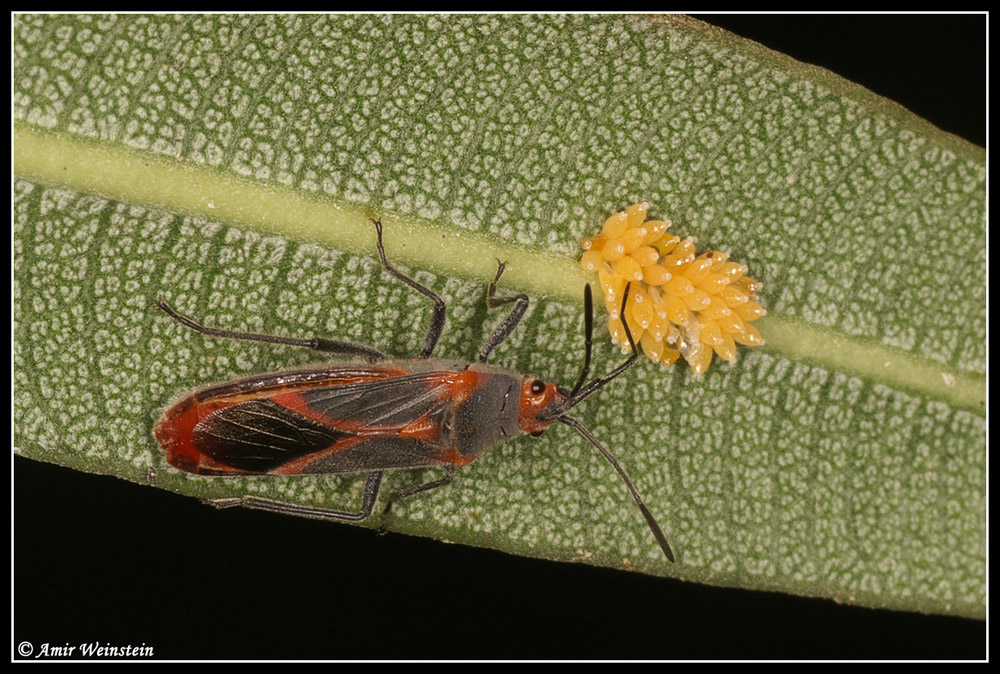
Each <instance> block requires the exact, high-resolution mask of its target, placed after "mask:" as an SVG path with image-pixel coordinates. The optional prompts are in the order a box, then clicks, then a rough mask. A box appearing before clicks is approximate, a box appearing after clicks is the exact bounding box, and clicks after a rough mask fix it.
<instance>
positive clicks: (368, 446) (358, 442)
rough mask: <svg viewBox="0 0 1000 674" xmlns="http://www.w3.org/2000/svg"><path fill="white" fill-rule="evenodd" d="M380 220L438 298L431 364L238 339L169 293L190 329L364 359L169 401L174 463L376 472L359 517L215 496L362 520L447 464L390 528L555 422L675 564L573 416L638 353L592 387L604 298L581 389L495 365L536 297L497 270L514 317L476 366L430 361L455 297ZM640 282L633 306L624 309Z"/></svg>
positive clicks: (166, 437) (429, 344)
mask: <svg viewBox="0 0 1000 674" xmlns="http://www.w3.org/2000/svg"><path fill="white" fill-rule="evenodd" d="M374 222H375V229H376V232H377V234H378V253H379V258H380V260H381V263H382V268H383V269H384V270H385V271H387V272H388V273H390V274H392V275H393V276H394V277H396V278H397V279H399V280H400V281H402V282H403V283H405V284H407V285H409V286H410V287H411V288H413V289H414V290H416V291H418V292H420V293H423V294H424V295H426V296H427V297H428V298H430V299H431V300H432V301H433V302H434V310H433V314H432V315H431V323H430V327H429V329H428V331H427V337H426V339H425V341H424V348H423V351H422V352H421V354H420V357H419V358H418V359H415V360H392V359H389V358H388V357H387V356H385V355H384V354H383V353H381V352H380V351H378V350H376V349H373V348H371V347H368V346H362V345H358V344H352V343H350V342H341V341H337V340H331V339H324V338H320V337H316V338H313V339H294V338H287V337H277V336H273V335H258V334H250V333H244V332H232V331H229V330H219V329H217V328H209V327H205V326H202V325H200V324H198V323H196V322H195V321H193V320H191V319H190V318H187V317H186V316H183V315H181V314H179V313H177V312H176V311H174V310H173V309H172V308H171V307H170V306H168V305H167V304H166V303H165V302H164V301H163V300H162V299H160V300H157V302H156V306H157V307H159V308H160V309H162V310H163V311H164V312H165V313H166V314H167V315H169V316H170V317H171V318H173V319H174V320H175V321H177V322H178V323H180V324H181V325H184V326H185V327H188V328H191V329H192V330H196V331H197V332H200V333H201V334H204V335H210V336H213V337H226V338H230V339H244V340H251V341H258V342H270V343H274V344H287V345H291V346H302V347H307V348H310V349H314V350H316V351H322V352H325V353H331V354H338V355H344V356H353V357H354V360H353V362H348V363H344V364H334V365H329V366H326V367H317V368H312V369H308V370H297V371H292V372H281V373H277V374H268V375H262V376H258V377H250V378H247V379H240V380H237V381H233V382H229V383H226V384H221V385H219V386H212V387H210V388H206V389H202V390H200V391H196V392H194V393H192V394H191V395H189V396H187V397H185V398H183V399H182V400H180V401H179V402H177V403H176V404H174V405H172V406H171V407H170V408H169V409H167V411H166V412H165V413H164V415H163V418H162V419H160V421H159V423H158V424H157V425H156V430H155V435H156V439H157V440H158V441H159V443H160V445H161V446H162V447H163V449H164V451H165V452H166V454H167V461H168V462H169V463H170V464H171V465H172V466H174V467H175V468H179V469H181V470H184V471H187V472H189V473H195V474H198V475H209V476H235V475H306V474H312V473H367V474H368V479H367V482H366V483H365V488H364V495H363V498H362V503H361V509H360V510H359V511H357V512H344V511H339V510H329V509H325V508H315V507H309V506H303V505H297V504H292V503H282V502H279V501H272V500H269V499H263V498H259V497H255V496H243V497H237V498H227V499H216V500H212V501H210V503H212V504H213V505H215V506H217V507H220V508H225V507H230V506H244V507H248V508H256V509H260V510H269V511H272V512H280V513H287V514H292V515H301V516H305V517H315V518H321V519H329V520H339V521H353V522H358V521H362V520H364V519H367V518H368V516H369V515H371V513H372V510H373V508H374V506H375V502H376V500H377V498H378V493H379V488H380V487H381V485H382V476H383V474H384V473H385V471H388V470H397V469H406V468H425V467H439V468H442V469H443V470H444V477H442V478H440V479H438V480H434V481H432V482H428V483H426V484H421V485H418V486H416V487H411V488H409V489H403V490H401V491H396V492H393V493H391V494H390V495H389V497H388V499H387V500H386V503H385V505H384V507H383V510H382V525H381V530H382V531H384V530H385V523H386V519H387V517H388V515H389V512H390V510H391V508H392V505H393V503H395V502H397V501H399V500H401V499H404V498H408V497H410V496H413V495H415V494H419V493H421V492H425V491H428V490H430V489H435V488H437V487H442V486H444V485H446V484H448V483H450V482H451V481H452V480H453V479H454V477H455V469H456V467H458V466H464V465H466V464H469V463H471V462H472V461H474V460H475V459H476V458H477V457H478V456H479V455H480V454H482V453H483V452H484V451H486V450H487V449H489V448H490V447H492V446H493V445H495V444H497V443H498V442H500V441H502V440H507V439H511V438H514V437H516V436H518V435H520V434H521V433H529V434H531V435H539V434H541V433H542V432H543V431H545V430H546V429H547V428H548V427H549V426H551V425H552V424H553V423H555V422H557V421H558V422H560V423H563V424H565V425H567V426H571V427H572V428H575V429H576V430H577V431H578V432H579V433H580V434H581V435H583V437H585V438H586V439H587V440H588V441H589V442H590V443H591V444H593V445H594V447H596V448H597V450H598V451H599V452H600V453H601V454H602V455H604V457H605V458H606V459H607V460H608V461H609V462H610V463H611V465H612V466H613V467H614V469H615V470H616V471H617V472H618V474H619V475H620V476H621V478H622V480H624V481H625V485H626V486H627V487H628V489H629V492H631V494H632V498H633V499H634V500H635V502H636V504H637V505H638V506H639V510H640V511H641V512H642V515H643V517H644V518H645V519H646V523H647V524H648V525H649V528H650V529H651V530H652V532H653V535H654V536H655V537H656V540H657V542H658V543H659V544H660V547H661V548H662V549H663V552H664V554H666V556H667V558H668V559H669V560H670V561H673V560H674V557H673V553H672V552H671V551H670V546H669V545H668V544H667V539H666V537H665V536H664V535H663V532H662V531H661V530H660V527H659V525H658V524H657V523H656V520H655V519H653V515H652V514H651V513H650V512H649V509H648V508H647V507H646V506H645V504H644V503H643V502H642V499H641V498H640V496H639V493H638V492H637V491H636V489H635V487H634V486H633V485H632V481H631V480H629V478H628V476H627V475H626V474H625V471H624V470H622V468H621V466H619V465H618V461H616V460H615V457H614V456H612V455H611V453H610V452H609V451H608V450H607V449H605V448H604V446H602V445H601V443H599V442H598V441H597V439H596V438H595V437H594V436H593V435H592V434H591V433H590V431H589V430H587V429H586V428H585V427H584V426H583V425H582V424H581V423H580V422H579V421H577V420H576V419H574V418H572V417H570V416H569V415H568V412H569V411H570V410H571V409H572V408H573V407H574V406H576V405H577V404H578V403H580V402H581V401H583V400H584V399H586V398H587V397H589V396H590V395H591V394H592V393H594V392H595V391H597V390H598V389H600V388H601V387H602V386H604V385H605V384H607V383H608V382H610V381H611V380H612V379H614V378H615V377H617V376H618V375H620V374H621V373H622V372H624V371H625V370H626V369H628V368H629V367H630V366H631V365H632V364H633V363H635V361H636V358H638V352H637V350H636V348H635V343H634V341H633V339H632V334H631V333H630V332H629V330H628V323H626V322H625V321H624V320H623V321H622V324H623V325H624V326H625V331H626V335H627V337H628V340H629V344H630V345H631V347H632V353H631V355H630V356H629V357H628V359H627V360H626V361H625V362H624V363H622V364H621V365H619V366H618V367H616V368H615V369H613V370H612V371H611V372H609V373H608V374H606V375H604V376H603V377H599V378H597V379H594V380H593V381H591V382H590V383H588V384H586V385H584V383H585V381H586V379H587V376H588V375H589V373H590V357H591V350H592V344H591V341H592V340H591V337H592V332H593V301H592V299H591V294H590V286H586V287H585V291H584V307H585V311H584V325H585V344H586V356H585V359H584V364H583V369H582V371H581V372H580V376H579V378H578V379H577V381H576V385H575V386H574V387H573V388H572V389H571V390H570V389H566V388H563V387H561V386H556V385H554V384H547V383H545V382H543V381H542V380H540V379H535V378H532V377H524V376H522V375H519V374H516V373H513V372H509V371H507V370H503V369H501V368H498V367H495V366H493V365H489V364H488V363H487V360H488V359H489V356H490V354H491V353H492V352H493V350H494V349H496V348H497V347H498V346H499V345H500V344H501V343H503V341H504V340H505V339H506V338H507V337H508V336H509V335H510V333H511V332H512V331H513V330H514V328H515V327H517V324H518V323H519V322H520V321H521V318H522V317H523V316H524V313H525V311H526V310H527V308H528V298H527V296H525V295H522V294H519V295H512V296H509V297H496V287H497V282H498V281H499V280H500V276H501V275H502V274H503V271H504V263H499V264H498V267H497V273H496V276H495V277H494V279H493V281H492V282H491V283H490V285H489V289H488V291H487V294H486V303H487V306H489V308H491V309H495V308H497V307H499V306H502V305H504V304H510V303H513V304H514V308H513V310H512V311H511V312H510V314H508V315H507V317H506V318H505V319H504V320H503V321H502V322H501V324H500V325H499V326H498V327H497V329H496V330H495V331H494V332H493V334H492V335H491V336H490V337H489V339H488V340H487V341H486V345H485V346H484V347H483V349H482V351H481V352H480V354H479V360H478V362H475V363H471V364H470V363H461V362H453V361H447V360H439V359H436V358H431V354H432V353H433V351H434V346H435V344H437V341H438V338H439V337H440V336H441V330H442V328H443V327H444V319H445V303H444V301H443V300H442V299H441V298H440V297H439V296H438V295H437V294H436V293H435V292H434V291H432V290H430V289H429V288H426V287H424V286H423V285H421V284H420V283H418V282H417V281H415V280H413V279H412V278H410V277H408V276H406V275H405V274H403V273H402V272H400V271H398V270H397V269H395V268H394V267H393V266H392V265H390V264H389V262H388V261H387V260H386V257H385V249H384V248H383V246H382V225H381V223H380V222H379V221H377V220H376V221H374ZM628 292H629V287H628V286H626V288H625V293H624V297H623V298H622V306H621V311H622V315H624V311H625V307H626V304H627V302H628Z"/></svg>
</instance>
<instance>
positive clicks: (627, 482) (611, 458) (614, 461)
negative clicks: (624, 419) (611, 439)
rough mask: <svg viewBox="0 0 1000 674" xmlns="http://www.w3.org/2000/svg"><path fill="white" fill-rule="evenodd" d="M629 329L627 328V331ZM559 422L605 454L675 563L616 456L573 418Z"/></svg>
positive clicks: (665, 538)
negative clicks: (573, 429) (572, 429)
mask: <svg viewBox="0 0 1000 674" xmlns="http://www.w3.org/2000/svg"><path fill="white" fill-rule="evenodd" d="M627 329H628V328H626V330H627ZM633 348H634V347H633ZM558 420H559V421H560V422H562V423H564V424H566V425H567V426H570V427H571V428H575V429H576V430H577V432H579V433H580V435H582V436H583V437H585V438H586V439H587V440H589V441H590V444H592V445H593V446H594V447H597V451H599V452H600V453H601V454H603V455H604V458H605V459H607V460H608V462H609V463H610V464H611V465H612V466H614V469H615V470H616V471H618V474H619V475H621V478H622V480H624V481H625V486H626V487H628V490H629V491H630V492H632V498H633V499H635V504H636V505H637V506H639V510H640V511H641V512H642V516H643V517H644V518H645V519H646V524H648V525H649V528H650V530H651V531H652V532H653V536H655V537H656V542H657V543H659V544H660V548H661V549H662V550H663V554H665V555H666V556H667V559H669V560H670V561H671V562H672V561H674V553H673V552H672V551H671V550H670V544H669V543H667V537H666V536H664V535H663V530H662V529H660V525H659V524H657V523H656V520H655V519H654V518H653V514H652V513H651V512H649V508H647V507H646V504H645V503H643V502H642V498H641V497H640V496H639V492H637V491H636V490H635V487H634V486H633V485H632V480H630V479H628V475H626V474H625V471H624V470H623V469H622V467H621V466H619V465H618V460H617V459H615V457H614V455H613V454H611V452H609V451H608V450H607V449H605V448H604V446H603V445H601V443H600V442H598V441H597V438H595V437H594V436H593V434H592V433H591V432H590V431H589V430H587V427H586V426H584V425H583V424H581V423H580V422H579V421H577V420H576V419H574V418H573V417H568V416H566V415H563V416H561V417H559V418H558Z"/></svg>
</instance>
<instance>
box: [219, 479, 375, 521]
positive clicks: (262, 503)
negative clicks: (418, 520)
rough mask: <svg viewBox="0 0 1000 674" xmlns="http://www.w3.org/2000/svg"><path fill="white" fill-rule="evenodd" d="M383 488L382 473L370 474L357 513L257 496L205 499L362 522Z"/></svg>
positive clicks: (226, 505) (227, 505)
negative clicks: (380, 488)
mask: <svg viewBox="0 0 1000 674" xmlns="http://www.w3.org/2000/svg"><path fill="white" fill-rule="evenodd" d="M381 486H382V471H380V470H376V471H372V472H371V473H368V481H367V482H365V491H364V496H363V497H362V499H361V510H359V511H358V512H356V513H352V512H344V511H341V510H331V509H329V508H315V507H312V506H303V505H297V504H294V503H282V502H281V501H272V500H270V499H266V498H260V497H257V496H238V497H235V498H216V499H204V500H205V503H208V504H209V505H213V506H215V507H216V508H235V507H237V506H242V507H244V508H253V509H254V510H267V511H269V512H273V513H282V514H285V515H298V516H300V517H313V518H316V519H321V520H333V521H335V522H362V521H364V520H366V519H368V517H369V515H371V514H372V509H373V508H374V507H375V501H376V499H378V492H379V487H381Z"/></svg>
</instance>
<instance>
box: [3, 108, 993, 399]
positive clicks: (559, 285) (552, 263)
mask: <svg viewBox="0 0 1000 674" xmlns="http://www.w3.org/2000/svg"><path fill="white" fill-rule="evenodd" d="M14 174H15V175H16V176H20V177H23V178H27V179H31V180H36V181H38V182H41V183H45V184H49V185H55V186H60V187H68V188H72V189H76V190H81V191H85V192H94V193H97V194H102V195H105V196H108V197H111V198H114V199H119V200H121V201H124V202H127V203H134V204H137V205H142V206H151V207H158V208H164V209H168V210H172V211H177V212H182V213H186V214H188V215H193V216H198V217H203V218H206V219H211V220H213V221H216V222H222V223H228V224H233V225H238V226H244V227H249V228H252V229H255V230H257V231H261V232H265V233H271V234H278V235H282V236H286V237H289V238H292V239H299V240H306V241H309V242H313V243H316V244H319V245H327V246H331V247H334V248H337V249H340V250H347V251H352V252H357V253H364V254H370V253H371V251H372V250H374V246H375V237H374V230H373V228H372V227H371V225H370V223H369V222H368V214H367V213H366V210H365V209H364V208H362V207H359V206H357V205H353V204H339V203H337V202H335V201H334V200H333V199H331V198H329V197H321V196H317V195H313V194H304V193H302V192H301V191H297V190H294V189H292V188H286V187H275V186H270V185H264V184H261V183H258V182H255V181H252V180H249V179H246V178H242V177H238V176H233V175H230V174H226V173H225V172H224V171H221V170H218V169H215V168H211V167H205V166H200V165H195V164H190V163H186V162H183V161H180V160H171V159H168V158H165V157H162V156H153V155H150V154H147V153H144V152H140V151H136V150H133V149H130V148H125V147H122V146H120V145H113V144H109V143H101V142H97V141H93V140H91V139H83V138H76V137H72V136H69V135H66V134H60V133H53V132H50V131H45V130H41V129H37V128H35V127H33V126H31V125H28V124H24V123H20V122H15V123H14ZM384 222H385V225H386V227H387V228H392V230H393V231H395V232H396V233H397V235H396V236H394V237H392V239H391V240H390V241H387V243H386V248H387V252H388V254H389V255H390V256H391V257H392V258H393V259H396V260H400V261H404V262H406V263H408V264H412V265H415V266H420V267H424V268H429V269H433V270H436V271H439V272H446V273H448V274H457V275H460V276H464V277H467V278H475V279H480V280H489V279H491V278H492V277H493V274H494V273H495V271H496V260H497V259H502V260H505V261H507V262H508V268H507V271H506V272H505V275H504V281H505V284H507V285H510V286H513V287H517V288H519V289H521V290H525V291H527V292H530V293H532V294H536V295H548V296H555V297H561V298H565V299H567V300H576V299H577V298H579V296H580V287H581V286H582V285H583V284H584V283H586V282H587V281H588V280H590V279H589V278H588V276H587V275H585V274H584V273H583V271H582V270H581V269H580V268H579V266H578V264H577V262H576V260H574V259H571V258H565V257H561V256H554V255H549V254H545V253H540V252H535V251H531V250H528V249H526V248H524V247H523V246H518V245H512V244H500V243H498V242H496V241H494V240H491V239H487V238H484V237H482V236H479V235H476V234H472V233H469V232H462V231H461V230H459V229H457V228H456V229H450V230H449V229H443V228H440V227H434V226H432V225H429V224H428V223H426V222H423V221H420V220H418V219H416V218H408V219H405V220H403V219H397V218H392V217H388V216H386V217H385V220H384ZM759 325H760V326H761V331H762V333H763V334H764V336H765V338H766V339H767V340H768V345H767V347H766V348H767V349H768V350H770V351H772V352H774V353H777V354H780V355H782V356H784V357H787V358H789V359H791V360H795V361H803V362H809V363H812V364H814V365H817V366H820V367H825V368H828V369H831V370H835V371H839V372H844V373H847V374H850V375H854V376H858V377H861V378H864V379H867V380H870V381H875V382H879V383H882V384H884V385H886V386H889V387H894V388H902V389H909V390H912V391H915V392H917V393H920V394H923V395H927V396H930V397H933V398H937V399H940V400H943V401H945V402H947V403H949V404H952V405H955V406H959V407H963V408H968V409H971V410H974V411H976V412H979V413H983V412H984V410H983V408H982V404H983V401H985V394H986V380H985V377H984V376H983V375H982V374H981V373H977V372H970V371H966V370H962V369H959V368H953V367H949V366H947V365H945V364H942V363H939V362H936V361H933V360H930V359H926V358H920V357H918V356H914V355H912V354H908V353H905V352H903V351H899V350H896V349H892V348H889V347H886V346H883V345H879V344H874V343H871V342H870V341H869V340H863V339H858V338H855V337H852V336H850V335H846V334H843V333H837V332H835V331H831V330H829V329H825V328H820V327H816V326H812V325H808V324H806V323H803V322H801V321H798V320H794V319H787V318H782V317H780V316H774V315H770V316H767V317H765V318H763V319H761V321H760V323H759Z"/></svg>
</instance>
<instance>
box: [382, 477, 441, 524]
mask: <svg viewBox="0 0 1000 674" xmlns="http://www.w3.org/2000/svg"><path fill="white" fill-rule="evenodd" d="M444 473H445V475H444V477H442V478H441V479H440V480H434V481H433V482H427V483H425V484H418V485H417V486H416V487H410V488H409V489H403V490H402V491H394V492H393V493H391V494H389V498H388V499H387V500H386V502H385V508H383V509H382V524H381V525H380V526H379V528H378V531H379V533H380V534H384V533H385V525H386V522H387V521H388V520H389V511H390V510H392V504H393V503H395V502H396V501H402V500H403V499H404V498H409V497H411V496H414V495H415V494H420V493H422V492H425V491H430V490H431V489H437V488H438V487H443V486H445V485H446V484H449V483H451V481H452V480H454V479H455V466H445V467H444Z"/></svg>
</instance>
